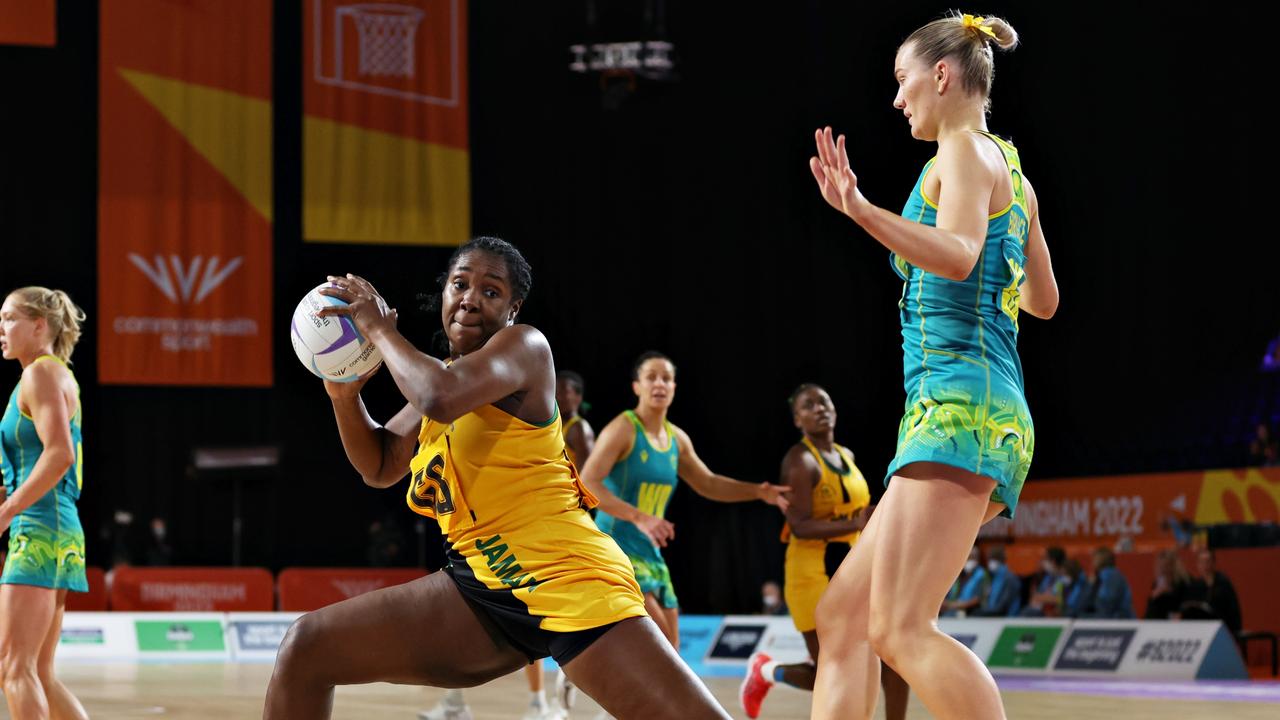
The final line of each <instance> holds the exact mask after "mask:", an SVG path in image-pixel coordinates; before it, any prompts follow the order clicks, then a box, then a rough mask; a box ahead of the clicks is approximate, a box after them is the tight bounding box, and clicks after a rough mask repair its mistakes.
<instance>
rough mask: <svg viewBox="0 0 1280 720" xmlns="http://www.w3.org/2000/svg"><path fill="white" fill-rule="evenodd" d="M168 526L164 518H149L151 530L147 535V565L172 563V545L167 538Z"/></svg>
mask: <svg viewBox="0 0 1280 720" xmlns="http://www.w3.org/2000/svg"><path fill="white" fill-rule="evenodd" d="M167 535H168V528H167V527H166V526H165V522H164V518H158V517H155V518H151V531H150V533H148V535H147V548H146V561H147V564H148V565H172V564H173V546H172V545H170V544H169V540H168V538H167Z"/></svg>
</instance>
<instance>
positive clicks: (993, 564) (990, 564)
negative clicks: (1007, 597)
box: [987, 560, 1000, 572]
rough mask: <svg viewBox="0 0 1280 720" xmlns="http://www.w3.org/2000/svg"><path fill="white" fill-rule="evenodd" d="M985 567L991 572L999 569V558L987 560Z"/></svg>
mask: <svg viewBox="0 0 1280 720" xmlns="http://www.w3.org/2000/svg"><path fill="white" fill-rule="evenodd" d="M987 569H988V570H990V571H991V572H995V571H997V570H999V569H1000V561H999V560H988V561H987Z"/></svg>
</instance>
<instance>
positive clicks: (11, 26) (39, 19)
mask: <svg viewBox="0 0 1280 720" xmlns="http://www.w3.org/2000/svg"><path fill="white" fill-rule="evenodd" d="M57 44H58V3H57V0H0V45H41V46H44V47H52V46H53V45H57Z"/></svg>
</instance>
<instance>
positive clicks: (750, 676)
mask: <svg viewBox="0 0 1280 720" xmlns="http://www.w3.org/2000/svg"><path fill="white" fill-rule="evenodd" d="M772 659H773V658H771V657H769V656H768V655H766V654H764V653H762V652H757V653H754V654H752V656H751V657H750V659H748V660H747V676H746V677H744V678H743V679H742V686H741V687H739V688H738V703H739V704H740V705H742V711H743V712H745V713H746V714H747V717H749V718H753V720H754V718H758V717H760V705H761V704H763V703H764V696H765V695H768V694H769V690H771V689H772V688H773V678H771V677H765V676H764V673H763V672H762V670H763V669H764V664H765V663H767V662H769V661H770V660H772Z"/></svg>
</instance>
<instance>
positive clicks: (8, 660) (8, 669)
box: [0, 654, 40, 691]
mask: <svg viewBox="0 0 1280 720" xmlns="http://www.w3.org/2000/svg"><path fill="white" fill-rule="evenodd" d="M39 680H40V674H39V673H38V672H37V670H36V661H35V660H34V659H31V658H24V657H20V656H16V655H12V654H9V655H5V656H4V657H2V658H0V683H2V684H3V685H4V688H5V690H6V691H8V690H9V689H10V688H12V687H14V686H16V685H20V684H23V683H33V682H39Z"/></svg>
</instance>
